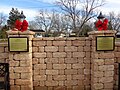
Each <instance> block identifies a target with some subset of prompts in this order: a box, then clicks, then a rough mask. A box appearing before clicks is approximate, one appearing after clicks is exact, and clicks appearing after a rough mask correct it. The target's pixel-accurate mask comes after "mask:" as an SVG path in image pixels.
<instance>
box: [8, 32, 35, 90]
mask: <svg viewBox="0 0 120 90" xmlns="http://www.w3.org/2000/svg"><path fill="white" fill-rule="evenodd" d="M7 34H8V37H14V36H20V37H22V36H24V37H25V36H26V37H28V38H29V52H9V76H10V90H33V83H32V38H33V35H34V32H31V31H25V32H20V31H11V30H10V31H7Z"/></svg>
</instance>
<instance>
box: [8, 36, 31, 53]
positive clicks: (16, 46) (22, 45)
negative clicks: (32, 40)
mask: <svg viewBox="0 0 120 90" xmlns="http://www.w3.org/2000/svg"><path fill="white" fill-rule="evenodd" d="M28 45H29V44H28V38H27V37H9V38H8V50H9V51H10V52H27V51H29V47H28Z"/></svg>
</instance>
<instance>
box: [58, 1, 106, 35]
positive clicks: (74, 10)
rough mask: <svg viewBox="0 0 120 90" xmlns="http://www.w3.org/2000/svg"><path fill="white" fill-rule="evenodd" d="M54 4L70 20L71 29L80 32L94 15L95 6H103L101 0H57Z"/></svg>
mask: <svg viewBox="0 0 120 90" xmlns="http://www.w3.org/2000/svg"><path fill="white" fill-rule="evenodd" d="M56 4H57V5H58V6H59V7H60V8H61V10H63V13H65V14H66V15H67V16H69V17H70V18H71V20H72V29H73V30H74V31H76V32H77V35H79V34H80V32H81V31H82V28H83V26H84V24H85V23H86V22H87V21H89V20H90V19H92V18H94V17H95V16H96V12H97V8H98V7H101V6H103V5H104V4H105V3H104V1H103V0H59V1H57V2H56Z"/></svg>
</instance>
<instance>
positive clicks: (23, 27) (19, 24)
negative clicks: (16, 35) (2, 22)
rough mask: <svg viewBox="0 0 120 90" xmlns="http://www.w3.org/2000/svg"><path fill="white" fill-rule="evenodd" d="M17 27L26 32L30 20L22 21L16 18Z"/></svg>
mask: <svg viewBox="0 0 120 90" xmlns="http://www.w3.org/2000/svg"><path fill="white" fill-rule="evenodd" d="M15 28H16V29H18V30H19V31H21V32H24V31H26V30H27V28H28V22H27V21H26V20H23V22H21V21H20V20H16V21H15Z"/></svg>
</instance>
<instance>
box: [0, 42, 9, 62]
mask: <svg viewBox="0 0 120 90" xmlns="http://www.w3.org/2000/svg"><path fill="white" fill-rule="evenodd" d="M8 58H9V55H8V44H7V43H0V63H5V62H6V63H7V62H8V61H9V59H8Z"/></svg>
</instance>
